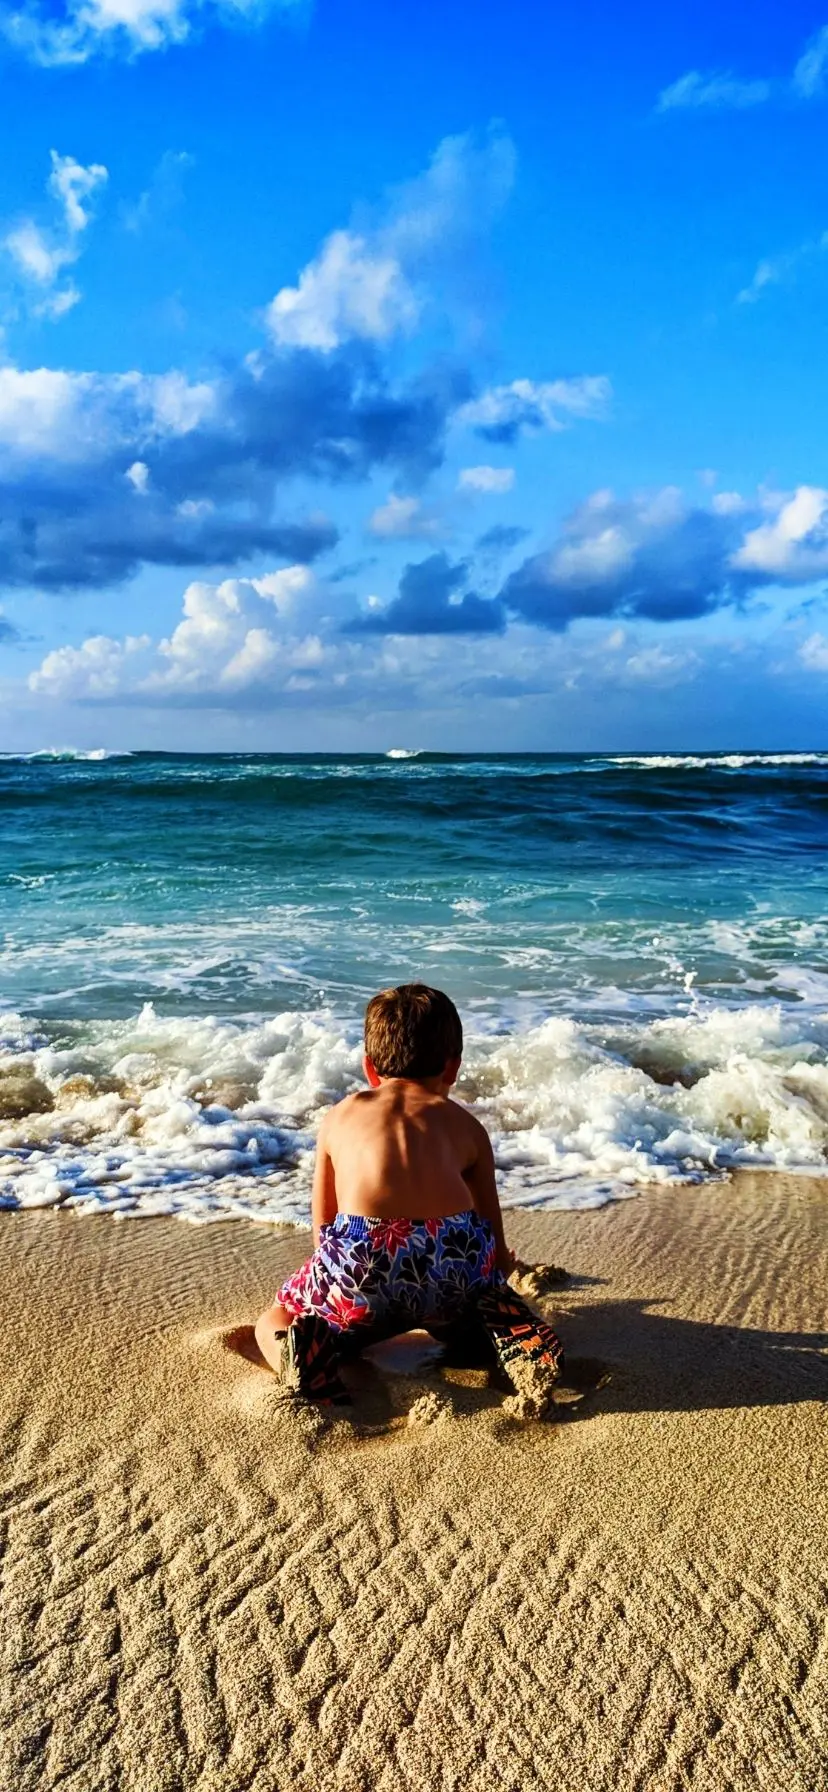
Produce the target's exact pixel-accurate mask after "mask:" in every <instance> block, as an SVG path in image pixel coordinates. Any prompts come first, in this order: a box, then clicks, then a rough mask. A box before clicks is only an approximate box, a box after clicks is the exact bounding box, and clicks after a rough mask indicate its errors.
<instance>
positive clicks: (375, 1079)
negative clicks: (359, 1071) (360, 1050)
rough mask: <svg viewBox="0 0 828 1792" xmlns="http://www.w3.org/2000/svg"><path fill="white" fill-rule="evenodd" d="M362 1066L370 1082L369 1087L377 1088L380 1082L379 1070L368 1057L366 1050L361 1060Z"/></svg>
mask: <svg viewBox="0 0 828 1792" xmlns="http://www.w3.org/2000/svg"><path fill="white" fill-rule="evenodd" d="M362 1068H363V1070H364V1072H365V1075H366V1077H367V1079H368V1081H369V1083H370V1084H371V1088H372V1089H378V1088H379V1086H380V1083H381V1082H382V1077H381V1076H380V1073H379V1071H378V1070H376V1069H375V1068H374V1065H373V1063H372V1060H371V1059H370V1058H369V1056H368V1053H367V1052H366V1054H365V1057H364V1058H363V1060H362Z"/></svg>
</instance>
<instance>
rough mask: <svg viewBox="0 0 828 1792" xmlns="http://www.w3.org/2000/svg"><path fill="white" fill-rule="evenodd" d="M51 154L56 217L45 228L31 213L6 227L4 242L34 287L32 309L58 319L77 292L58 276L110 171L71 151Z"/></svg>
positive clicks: (76, 249)
mask: <svg viewBox="0 0 828 1792" xmlns="http://www.w3.org/2000/svg"><path fill="white" fill-rule="evenodd" d="M49 153H50V156H51V160H52V172H51V174H50V176H49V182H48V190H49V193H50V195H51V198H52V200H53V201H54V202H55V206H56V209H57V214H58V216H57V221H56V222H55V223H53V224H52V225H51V226H50V227H49V228H47V229H44V228H42V227H41V226H40V225H39V224H38V223H37V222H36V221H35V219H34V218H22V219H21V220H20V221H19V223H17V224H15V225H14V226H13V228H12V229H11V230H9V231H8V232H7V234H6V236H5V237H4V238H3V242H2V246H3V248H4V249H5V251H6V254H7V255H8V256H10V257H11V260H12V262H13V263H14V266H15V269H16V271H17V274H18V277H19V278H20V279H21V281H22V282H23V284H24V286H25V287H26V288H27V290H28V291H29V292H32V291H33V294H34V297H33V300H32V303H33V309H34V312H35V314H36V315H37V316H40V317H50V318H59V317H63V316H65V314H66V312H67V311H71V309H72V307H73V306H74V305H76V304H77V303H78V300H79V299H80V297H81V295H80V292H79V291H78V289H77V287H76V286H75V285H74V283H73V282H72V281H71V280H70V281H68V282H67V283H66V284H65V285H63V286H60V285H59V281H60V279H61V276H62V274H63V271H64V269H65V268H67V267H71V266H72V265H73V263H75V262H76V261H77V260H78V258H79V256H80V253H81V248H82V242H81V239H82V237H83V234H84V231H85V230H86V229H87V227H88V225H89V223H90V221H91V218H92V211H93V203H94V198H95V195H96V193H97V192H98V191H99V189H100V188H101V187H102V186H104V185H105V183H106V181H107V180H108V179H109V175H108V172H107V170H106V168H104V167H103V165H102V164H101V163H99V162H92V163H90V164H89V166H88V167H85V166H84V165H83V163H82V162H76V161H75V158H74V156H61V155H58V153H57V150H54V149H53V150H50V152H49Z"/></svg>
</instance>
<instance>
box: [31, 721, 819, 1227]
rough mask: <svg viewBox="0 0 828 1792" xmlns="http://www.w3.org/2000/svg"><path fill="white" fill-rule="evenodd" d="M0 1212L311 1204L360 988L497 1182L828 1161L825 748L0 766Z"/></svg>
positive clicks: (142, 759)
mask: <svg viewBox="0 0 828 1792" xmlns="http://www.w3.org/2000/svg"><path fill="white" fill-rule="evenodd" d="M0 818H2V825H0V931H1V935H2V937H1V939H0V1205H3V1206H5V1207H7V1208H14V1207H34V1206H60V1207H65V1208H70V1209H72V1210H73V1211H75V1212H76V1213H79V1214H84V1213H91V1212H95V1213H97V1212H109V1213H112V1214H113V1215H116V1216H119V1217H130V1216H132V1217H141V1216H144V1217H147V1216H151V1215H154V1214H174V1215H179V1216H181V1217H183V1218H185V1219H188V1220H190V1221H193V1222H197V1223H202V1222H205V1221H208V1220H213V1219H221V1218H227V1217H234V1216H235V1217H242V1216H243V1217H247V1218H254V1219H259V1220H262V1221H267V1222H272V1221H273V1220H287V1221H304V1220H306V1219H307V1216H308V1207H309V1189H310V1175H311V1169H312V1157H313V1142H314V1136H315V1132H316V1128H317V1126H318V1123H319V1119H320V1117H321V1115H322V1114H323V1113H324V1111H325V1109H326V1107H327V1106H328V1105H329V1104H330V1103H331V1102H333V1101H336V1100H338V1099H340V1098H341V1096H342V1095H344V1094H345V1093H347V1092H348V1090H350V1089H352V1088H355V1087H357V1086H358V1085H359V1081H360V1076H361V1048H360V1029H361V1016H362V1011H363V1008H364V1004H365V1001H366V1000H367V998H368V996H369V995H370V994H371V993H372V991H373V990H374V989H376V988H379V987H382V986H384V985H386V984H389V983H391V982H399V981H403V980H408V979H410V978H415V977H416V978H423V979H425V980H426V981H428V982H431V983H436V984H438V985H439V986H441V987H444V988H446V989H448V990H449V991H450V993H451V994H452V995H453V996H454V998H455V1000H456V1001H457V1002H458V1005H459V1006H460V1008H461V1012H462V1014H463V1019H464V1023H465V1029H466V1051H465V1055H464V1064H463V1070H462V1076H461V1082H460V1085H459V1089H458V1093H459V1095H460V1097H461V1099H463V1100H465V1101H467V1102H469V1103H470V1104H471V1105H472V1107H473V1108H474V1110H475V1111H476V1112H477V1113H479V1115H480V1117H481V1118H482V1119H483V1120H484V1121H485V1123H486V1125H487V1126H488V1127H489V1130H490V1132H491V1134H492V1137H493V1140H494V1144H495V1153H496V1158H497V1163H498V1169H499V1180H500V1186H501V1193H502V1198H503V1200H504V1203H505V1204H506V1205H524V1206H525V1205H540V1206H545V1207H579V1206H596V1205H600V1204H603V1203H604V1202H606V1201H609V1200H614V1199H619V1198H624V1197H628V1196H631V1195H635V1194H642V1193H645V1192H646V1189H647V1187H648V1186H652V1185H654V1184H674V1185H675V1186H676V1188H677V1190H678V1189H680V1187H681V1186H682V1185H683V1184H687V1183H692V1182H696V1181H699V1180H703V1179H715V1180H717V1181H719V1182H720V1183H721V1185H722V1198H723V1199H726V1196H727V1181H728V1178H729V1176H730V1174H731V1173H732V1171H733V1170H735V1169H737V1168H739V1167H740V1166H751V1167H760V1168H761V1167H764V1168H768V1169H772V1168H780V1167H781V1168H785V1169H787V1170H793V1171H807V1172H808V1173H810V1174H812V1175H813V1174H824V1173H825V1169H826V1163H828V922H826V919H825V917H826V913H828V905H827V904H826V894H828V891H827V890H826V868H827V866H828V861H827V860H826V848H827V847H828V755H826V754H822V753H810V754H809V753H794V752H791V753H783V754H769V753H749V752H738V753H731V754H727V755H715V754H698V755H694V754H671V755H667V754H664V755H659V756H646V755H639V756H636V755H629V754H628V755H619V756H612V755H589V756H579V757H576V756H564V755H556V756H551V755H547V756H530V755H523V756H513V757H497V756H494V755H490V756H485V757H472V756H466V757H450V756H446V755H435V754H429V753H427V752H423V751H422V750H420V749H416V748H392V749H389V750H388V753H387V754H377V755H362V756H352V757H336V756H317V757H309V756H304V757H291V756H266V755H254V756H245V755H223V756H207V755H204V756H192V757H187V756H183V755H164V754H141V753H134V754H131V755H117V754H105V753H104V752H103V751H102V750H100V749H90V750H86V751H84V752H83V753H76V752H73V751H72V750H71V749H68V748H62V749H54V750H51V751H49V752H43V753H41V754H31V755H12V754H6V755H4V756H2V758H0Z"/></svg>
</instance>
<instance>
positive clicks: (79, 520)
mask: <svg viewBox="0 0 828 1792" xmlns="http://www.w3.org/2000/svg"><path fill="white" fill-rule="evenodd" d="M456 402H457V387H456V385H455V384H454V383H453V382H452V381H451V380H446V379H445V378H444V377H443V376H442V375H441V376H440V378H439V379H436V380H434V381H428V380H424V379H418V380H414V381H413V382H411V383H410V384H408V385H407V386H404V387H402V388H399V389H395V388H393V387H392V386H391V385H390V383H389V381H388V379H387V377H386V376H385V374H384V373H383V371H382V369H381V368H380V367H378V365H377V364H376V363H375V361H374V360H373V359H372V358H371V357H370V356H366V355H365V354H364V353H362V352H359V353H356V354H353V353H350V352H348V351H343V352H342V353H340V354H337V355H331V356H324V357H322V356H319V355H314V354H312V353H310V352H308V351H303V350H295V351H293V352H290V351H283V352H281V353H280V354H277V355H273V356H259V357H257V358H255V359H254V360H253V361H252V362H242V363H241V364H239V365H237V366H235V367H232V366H231V367H229V368H227V369H225V371H224V372H223V373H221V374H220V375H219V376H217V377H216V378H214V379H210V380H195V381H193V380H189V379H187V378H186V377H185V376H184V375H183V374H182V373H180V372H177V371H175V370H173V371H172V372H170V373H168V374H164V375H158V376H155V375H153V376H150V375H144V374H140V373H137V372H132V373H126V374H120V375H112V376H104V375H99V374H74V373H67V372H63V371H58V370H52V369H48V368H40V369H35V370H28V371H25V370H20V369H17V368H14V367H8V366H7V367H0V494H2V499H3V503H2V508H0V582H5V583H6V584H7V585H24V584H35V585H42V586H51V587H71V586H84V585H103V584H111V583H113V582H117V581H118V580H121V579H124V578H126V577H127V576H129V574H131V573H132V572H133V571H134V570H135V569H136V568H137V567H138V566H139V565H140V564H142V563H146V564H151V565H178V566H193V567H197V566H212V565H216V564H224V565H227V566H232V565H236V564H238V562H239V560H241V559H243V558H245V557H248V556H250V555H251V554H255V553H268V554H270V553H272V554H276V555H283V554H284V555H285V556H286V557H289V558H290V559H312V558H313V557H314V556H315V555H317V554H319V553H321V552H322V551H323V550H324V549H325V548H328V547H330V546H332V545H333V543H334V542H335V541H336V538H337V536H336V530H335V529H334V528H333V526H332V525H331V524H330V523H329V522H328V521H327V520H326V519H325V518H324V517H318V516H311V517H304V518H300V519H298V520H291V521H287V520H285V519H284V517H280V516H278V515H274V511H275V509H276V506H277V501H278V500H279V497H280V493H281V491H282V488H283V487H284V485H285V483H286V482H287V481H288V480H290V479H292V478H294V477H295V476H296V475H302V476H305V477H306V478H309V479H311V480H314V479H317V480H321V479H324V480H327V481H329V482H333V483H341V482H343V481H357V480H362V479H365V478H367V477H368V475H369V474H370V473H371V472H372V471H374V470H379V471H382V470H383V469H385V470H391V471H393V472H394V473H395V474H400V475H401V476H408V477H412V478H418V477H422V476H423V475H424V474H425V473H427V472H428V471H429V470H430V469H431V468H432V467H434V466H437V465H438V464H439V462H440V460H441V458H442V454H443V443H444V435H445V430H446V426H447V420H448V418H449V417H450V415H451V413H452V411H453V410H454V408H455V407H456ZM136 469H146V471H141V470H137V471H136Z"/></svg>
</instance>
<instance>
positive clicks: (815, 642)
mask: <svg viewBox="0 0 828 1792" xmlns="http://www.w3.org/2000/svg"><path fill="white" fill-rule="evenodd" d="M799 657H800V659H801V661H802V664H803V665H804V666H807V667H808V669H809V671H811V672H828V636H826V635H820V634H815V635H809V636H808V639H807V641H803V643H802V646H801V647H800V649H799Z"/></svg>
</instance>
